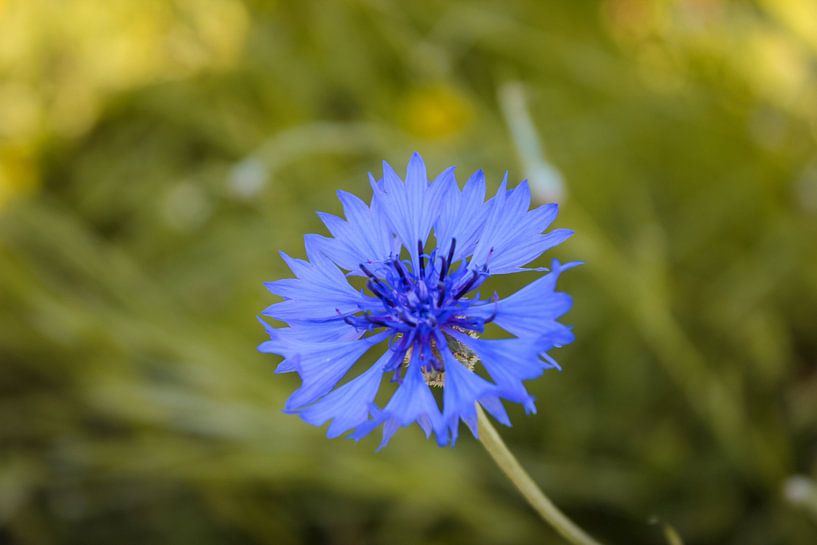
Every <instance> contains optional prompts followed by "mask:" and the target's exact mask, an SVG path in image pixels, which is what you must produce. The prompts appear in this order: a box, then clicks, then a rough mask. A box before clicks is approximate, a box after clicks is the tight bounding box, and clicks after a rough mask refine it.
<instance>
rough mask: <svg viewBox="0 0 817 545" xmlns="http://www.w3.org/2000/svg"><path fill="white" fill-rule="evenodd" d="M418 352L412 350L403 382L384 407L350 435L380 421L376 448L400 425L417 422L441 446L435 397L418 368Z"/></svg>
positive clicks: (360, 433) (445, 439)
mask: <svg viewBox="0 0 817 545" xmlns="http://www.w3.org/2000/svg"><path fill="white" fill-rule="evenodd" d="M418 352H419V350H413V351H412V358H411V362H410V363H409V366H408V369H406V374H405V376H404V377H403V383H402V384H401V385H400V386H399V387H398V388H397V391H396V392H395V393H394V395H393V396H392V398H391V399H390V400H389V402H388V404H387V405H386V407H385V408H384V409H383V410H382V411H380V413H379V414H378V415H377V416H376V417H375V418H374V419H373V420H370V421H368V422H366V423H364V424H362V425H361V426H359V427H358V429H357V430H355V432H354V433H352V435H350V437H351V438H352V439H355V440H360V439H361V438H363V437H365V436H366V435H368V434H369V433H370V432H371V431H372V430H374V429H375V428H377V427H378V426H380V425H381V424H382V425H383V440H382V441H381V443H380V446H379V447H378V450H379V449H382V448H383V447H385V446H386V444H388V442H389V439H391V437H392V435H394V433H395V432H396V431H397V430H398V429H399V428H401V427H406V426H409V425H411V424H412V423H414V422H417V424H418V425H419V426H420V427H421V428H422V429H423V431H424V432H425V434H426V437H429V436H430V435H431V433H432V431H433V432H434V433H435V434H436V436H437V444H439V445H440V446H444V445H445V444H446V443H447V442H448V435H447V433H446V431H445V426H444V425H443V418H442V415H441V414H440V409H439V407H438V406H437V401H436V400H435V399H434V395H433V394H432V393H431V390H430V389H429V387H428V384H426V382H425V379H424V378H423V375H422V372H421V370H420V367H421V366H420V363H419V360H418V359H417V356H416V354H417V353H418Z"/></svg>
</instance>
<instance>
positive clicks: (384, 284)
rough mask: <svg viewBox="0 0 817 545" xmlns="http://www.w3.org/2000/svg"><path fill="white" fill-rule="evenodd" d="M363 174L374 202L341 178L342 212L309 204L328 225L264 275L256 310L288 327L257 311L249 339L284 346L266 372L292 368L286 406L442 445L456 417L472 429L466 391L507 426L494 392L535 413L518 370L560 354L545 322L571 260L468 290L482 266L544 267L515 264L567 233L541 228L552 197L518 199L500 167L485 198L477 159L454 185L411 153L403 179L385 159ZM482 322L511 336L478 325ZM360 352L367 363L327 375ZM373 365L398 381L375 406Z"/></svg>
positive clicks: (562, 305) (484, 273)
mask: <svg viewBox="0 0 817 545" xmlns="http://www.w3.org/2000/svg"><path fill="white" fill-rule="evenodd" d="M506 178H507V177H506ZM370 179H371V186H372V191H373V196H372V200H371V203H370V204H366V203H365V202H363V201H362V200H360V199H358V198H357V197H355V196H354V195H351V194H349V193H346V192H343V191H339V192H338V197H339V198H340V201H341V203H342V205H343V211H344V215H345V217H346V218H345V220H344V219H341V218H339V217H337V216H333V215H331V214H324V213H319V216H320V218H321V219H322V220H323V222H324V224H325V225H326V227H327V229H328V230H329V232H330V233H331V236H329V237H326V236H321V235H306V236H305V237H304V243H305V246H306V255H307V260H301V259H294V258H291V257H289V256H288V255H286V254H284V253H282V254H281V255H282V257H283V259H284V260H285V261H286V263H287V265H289V267H290V269H292V272H293V274H294V275H295V278H287V279H284V280H278V281H275V282H269V283H267V284H266V286H267V288H268V289H269V290H270V291H271V292H272V293H274V294H276V295H278V296H281V297H282V298H283V301H281V302H279V303H275V304H273V305H272V306H270V307H269V308H267V309H266V310H264V312H263V314H264V315H265V316H269V317H271V318H273V319H275V320H278V321H281V322H284V323H286V325H287V326H286V327H280V328H274V327H271V326H270V325H269V324H267V323H266V322H264V321H263V320H262V323H263V324H264V326H265V328H266V330H267V333H268V334H269V337H270V340H268V341H266V342H264V343H262V344H261V345H260V346H259V350H260V351H262V352H269V353H273V354H278V355H280V356H282V357H283V358H284V359H283V361H282V362H281V363H280V364H279V366H278V368H277V369H276V372H277V373H286V372H293V371H294V372H297V373H298V374H299V375H300V378H301V380H302V385H301V387H300V388H298V389H297V390H296V391H295V392H294V393H293V394H292V396H291V397H290V398H289V399H288V400H287V402H286V405H285V409H284V410H285V411H286V412H291V413H296V414H298V415H300V416H301V418H302V419H304V420H305V421H306V422H309V423H310V424H314V425H323V424H324V423H326V422H327V421H329V420H331V421H332V422H331V424H330V425H329V430H328V433H327V435H328V436H329V437H336V436H339V435H341V434H343V433H346V432H348V431H350V430H353V431H352V433H351V435H350V437H352V438H354V439H356V440H357V439H360V438H362V437H364V436H365V435H367V434H368V433H370V432H371V431H372V430H374V429H375V428H378V427H380V426H382V427H383V441H382V443H381V447H382V446H383V445H385V444H386V443H387V442H388V441H389V439H390V438H391V436H392V435H393V434H394V432H395V431H396V430H397V429H398V428H400V427H403V426H408V425H411V424H412V423H414V422H417V423H418V424H419V425H420V427H421V428H422V429H423V430H424V431H425V433H426V435H427V436H430V435H431V434H432V433H433V434H434V435H435V436H436V438H437V442H438V444H439V445H440V446H443V445H446V444H448V443H449V442H450V443H451V444H453V443H454V442H455V441H456V438H457V434H458V429H459V422H460V420H463V421H464V422H465V423H466V424H468V426H469V427H470V428H471V430H472V432H474V433H475V434H476V408H475V404H476V403H479V404H480V405H481V406H482V407H484V408H485V410H486V411H488V412H489V413H490V414H492V415H493V416H494V417H495V418H496V419H497V420H499V421H500V422H502V423H504V424H506V425H510V422H509V420H508V416H507V414H506V412H505V409H504V407H503V405H502V401H501V400H507V401H511V402H515V403H521V404H523V405H524V407H525V409H526V411H527V412H534V411H535V407H534V404H533V398H532V397H531V396H530V395H529V394H528V392H527V390H526V389H525V387H524V385H523V381H525V380H529V379H532V378H535V377H537V376H539V375H541V374H542V372H543V371H544V370H545V369H548V368H556V367H558V364H557V363H556V362H555V361H554V360H553V359H552V358H551V357H550V356H549V355H548V354H547V351H548V350H550V349H552V348H554V347H558V346H561V345H564V344H567V343H569V342H571V341H572V340H573V334H572V333H571V331H570V329H568V328H567V327H566V326H564V325H562V324H560V323H559V322H557V321H556V320H557V318H559V317H560V316H561V315H562V314H564V313H565V312H567V310H568V309H569V308H570V306H571V299H570V297H569V296H568V295H566V294H564V293H559V292H556V291H555V284H556V279H557V278H558V276H559V274H560V273H561V272H562V271H563V270H566V269H568V268H570V267H572V266H574V265H575V263H571V264H567V265H562V264H560V263H559V262H558V261H555V260H554V261H553V264H552V267H551V269H550V271H549V272H548V273H547V274H545V275H542V276H540V277H538V278H537V279H535V280H533V281H532V282H531V283H530V284H528V285H527V286H526V287H524V288H522V289H521V290H519V291H517V292H516V293H514V294H512V295H510V296H509V297H506V298H502V299H500V298H499V297H498V295H497V294H496V293H493V294H491V295H487V296H484V295H483V294H482V293H481V292H480V291H479V290H480V287H481V286H482V285H483V283H484V282H485V281H486V279H488V278H489V277H492V276H497V275H503V274H508V273H515V272H519V271H525V270H532V271H534V272H535V271H542V270H543V269H524V268H523V267H524V266H525V265H527V264H528V263H530V262H531V261H533V260H534V259H536V258H537V257H539V256H540V255H541V254H542V253H543V252H545V251H546V250H548V249H549V248H552V247H553V246H556V245H557V244H559V243H561V242H562V241H564V240H565V239H567V238H568V237H569V236H570V235H571V234H572V232H571V231H569V230H567V229H555V230H553V231H550V232H548V233H544V231H545V230H546V229H547V228H548V227H549V226H550V224H551V223H552V222H553V220H554V219H555V218H556V214H557V205H555V204H546V205H544V206H540V207H538V208H534V209H533V210H529V207H530V191H529V189H528V186H527V183H525V182H522V183H521V184H519V186H517V187H516V188H514V189H512V190H508V189H507V187H506V185H507V184H506V181H507V180H503V182H502V184H501V185H500V187H499V190H498V191H497V193H496V195H495V196H494V197H492V198H491V199H489V200H488V201H486V200H485V178H484V176H483V174H482V172H481V171H479V172H477V173H475V174H474V175H473V176H471V177H470V178H469V180H468V181H467V183H466V184H465V186H464V187H463V188H462V189H460V188H459V187H458V185H457V182H456V180H455V178H454V169H453V168H449V169H447V170H445V171H444V172H443V173H442V174H440V175H439V176H438V177H437V178H436V179H435V180H434V181H433V182H431V183H429V181H428V179H427V177H426V169H425V165H424V164H423V160H422V158H421V157H420V156H419V155H418V154H414V155H413V156H412V158H411V160H410V161H409V164H408V169H407V172H406V177H405V181H403V180H401V179H400V177H399V176H398V175H397V174H396V173H395V172H394V170H392V168H391V167H390V166H389V165H388V164H386V163H384V164H383V178H382V179H380V180H376V179H374V178H373V177H371V176H370ZM432 231H433V233H434V234H433V240H434V241H436V247H433V246H435V244H433V243H430V242H429V241H430V239H431V234H432ZM355 277H357V280H355ZM350 281H351V282H350ZM352 282H359V283H361V284H364V283H365V288H362V289H358V288H355V287H353V285H352ZM489 323H490V324H495V325H496V326H498V327H499V328H501V329H502V330H504V331H505V332H506V333H507V334H509V335H506V336H505V337H506V338H502V339H482V338H480V335H481V334H482V333H484V331H485V327H486V325H487V324H489ZM366 353H370V358H369V359H370V361H371V360H374V363H373V364H371V365H370V366H369V367H368V369H365V370H363V371H362V372H360V373H357V376H354V377H352V378H351V379H350V380H348V381H347V382H345V383H344V384H342V385H341V386H338V384H339V383H340V382H341V381H342V380H344V378H345V377H346V376H347V374H352V373H351V371H352V369H353V367H355V364H356V363H357V362H358V361H359V360H361V359H362V358H363V356H364V354H366ZM384 375H388V376H389V377H391V382H393V383H395V384H396V386H393V388H394V393H393V395H392V396H391V398H390V399H388V400H387V401H386V402H385V403H383V404H382V405H383V406H382V407H381V406H379V405H378V404H377V403H376V402H375V398H376V396H377V394H378V390H379V389H380V388H381V383H382V382H384V381H383V376H384ZM434 387H441V389H442V393H441V395H440V394H439V393H438V395H437V396H435V394H434V392H433V390H432V388H434ZM438 398H441V402H442V403H441V405H440V403H439V402H438Z"/></svg>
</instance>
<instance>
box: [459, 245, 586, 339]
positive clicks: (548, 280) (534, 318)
mask: <svg viewBox="0 0 817 545" xmlns="http://www.w3.org/2000/svg"><path fill="white" fill-rule="evenodd" d="M578 264H579V263H567V264H565V265H561V264H560V263H559V262H558V261H556V260H554V261H553V264H552V270H551V272H550V273H548V274H546V275H544V276H543V277H541V278H539V279H538V280H535V281H534V282H532V283H530V284H528V285H527V286H525V287H524V288H522V289H521V290H519V291H517V292H516V293H514V294H513V295H511V296H510V297H507V298H505V299H501V300H499V301H498V302H496V303H490V304H485V305H481V306H472V307H470V308H468V309H467V310H466V311H464V312H463V314H464V315H465V316H467V317H469V318H481V319H487V318H488V317H489V316H492V315H493V316H494V323H495V324H497V325H498V326H500V327H501V328H502V329H504V330H505V331H508V332H509V333H513V334H514V335H516V336H519V337H539V336H541V335H542V334H543V333H545V332H549V333H550V334H552V335H554V336H555V337H556V338H558V339H561V344H567V343H568V342H570V339H572V334H570V333H569V329H568V328H566V327H565V326H563V325H561V324H559V323H557V322H555V320H556V318H558V317H559V316H561V315H563V314H564V313H565V312H567V311H568V310H570V307H571V306H572V304H573V300H572V299H571V298H570V296H569V295H567V294H566V293H561V292H556V291H554V289H555V287H556V280H557V279H558V278H559V274H560V273H561V272H562V271H564V270H567V269H570V268H572V267H575V266H576V265H578Z"/></svg>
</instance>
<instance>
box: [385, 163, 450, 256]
mask: <svg viewBox="0 0 817 545" xmlns="http://www.w3.org/2000/svg"><path fill="white" fill-rule="evenodd" d="M455 183H456V182H455V180H454V169H453V168H449V169H448V170H446V171H444V172H443V173H442V174H440V175H439V176H438V177H437V179H436V180H435V181H434V183H433V184H429V183H428V179H427V177H426V167H425V164H424V163H423V159H422V157H420V155H419V154H417V153H415V154H413V155H412V156H411V159H410V160H409V164H408V168H407V169H406V182H405V184H404V183H403V181H402V180H401V179H400V177H399V176H398V175H397V173H396V172H395V171H394V169H392V168H391V166H389V164H388V163H386V162H384V163H383V181H382V184H380V183H374V184H372V189H373V191H374V197H373V204H374V203H377V205H378V206H379V207H380V209H382V210H383V214H384V215H385V216H386V217H387V218H388V221H389V224H390V225H391V227H392V228H393V229H394V232H395V233H397V236H398V237H399V239H400V241H401V242H402V244H403V246H404V247H405V248H406V250H408V252H409V255H411V260H412V264H413V266H414V270H417V268H418V263H419V253H418V251H417V244H418V242H419V243H420V244H421V245H423V246H425V243H426V240H427V239H428V235H429V234H430V233H431V228H432V226H433V225H434V222H435V221H437V218H438V217H439V215H440V207H441V205H442V202H443V199H444V197H445V196H446V194H447V193H448V192H449V190H450V189H451V188H452V184H455Z"/></svg>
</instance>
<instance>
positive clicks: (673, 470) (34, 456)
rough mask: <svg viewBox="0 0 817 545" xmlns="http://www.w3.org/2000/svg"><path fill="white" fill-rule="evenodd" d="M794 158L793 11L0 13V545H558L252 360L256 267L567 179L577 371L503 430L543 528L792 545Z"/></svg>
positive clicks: (462, 458)
mask: <svg viewBox="0 0 817 545" xmlns="http://www.w3.org/2000/svg"><path fill="white" fill-rule="evenodd" d="M530 124H532V125H533V126H534V127H535V130H536V131H538V134H539V137H540V138H541V140H540V141H538V142H537V141H536V140H534V139H533V138H534V135H532V134H527V135H526V134H524V133H525V132H526V131H528V132H529V130H530V126H527V125H530ZM816 138H817V3H815V2H813V0H779V1H778V0H757V1H754V2H728V1H721V0H663V1H658V2H649V1H646V0H604V1H601V2H575V1H569V0H564V1H560V2H537V1H534V0H530V1H522V0H512V1H508V2H485V1H482V2H470V1H465V0H461V1H442V0H439V1H421V2H387V1H384V0H357V1H353V0H349V1H341V0H326V1H322V2H296V1H292V2H281V1H279V2H261V1H251V0H167V1H161V0H107V1H103V0H98V1H93V0H63V1H57V0H0V360H2V367H1V368H0V369H2V370H1V371H0V445H1V446H0V543H10V544H51V543H66V544H83V545H84V544H92V545H93V544H108V543H122V544H143V543H163V544H164V543H167V544H191V543H195V544H202V545H209V544H222V543H230V544H233V543H242V544H244V543H247V544H256V543H257V544H274V545H279V544H280V545H288V544H307V543H308V544H333V545H334V544H337V545H345V544H388V545H403V544H415V543H430V544H435V543H437V544H443V543H446V544H447V543H451V544H469V545H471V544H474V545H480V544H508V545H511V544H529V543H554V544H555V543H560V541H559V539H558V538H557V537H556V535H555V534H553V533H552V531H551V530H550V529H548V528H546V527H545V526H544V525H543V524H542V523H540V521H539V520H537V518H536V517H535V515H534V514H533V513H532V511H531V510H530V509H528V507H527V506H526V505H525V504H524V503H523V501H522V500H521V499H520V498H519V497H518V496H517V495H516V493H515V491H514V490H513V489H512V488H511V487H510V486H509V484H508V483H507V482H505V481H504V480H503V478H502V476H501V475H500V474H499V472H498V471H497V470H496V468H495V467H493V466H492V463H491V461H490V459H489V458H488V457H487V455H486V454H485V453H484V452H483V451H482V450H481V449H480V446H479V445H478V444H477V443H476V442H475V441H474V440H473V439H472V438H470V437H467V436H464V437H463V438H462V439H461V440H460V441H459V443H458V445H457V446H456V448H454V449H438V448H437V447H436V446H435V445H434V444H433V443H432V442H426V441H425V439H424V438H423V437H422V434H421V433H420V432H419V430H418V429H410V430H405V431H403V432H401V433H399V434H398V435H397V436H396V438H395V439H394V440H393V441H392V443H391V444H390V445H389V447H388V448H387V449H385V450H384V451H382V452H380V453H377V454H375V453H374V452H373V450H374V448H375V446H376V444H377V439H376V438H371V439H368V440H366V441H364V442H362V443H361V444H355V443H353V442H351V441H345V440H334V441H330V440H327V439H325V438H324V437H323V430H321V429H318V428H314V427H312V426H309V425H306V424H304V423H302V422H300V420H298V419H297V418H296V417H292V416H286V415H283V414H282V413H281V412H280V408H281V407H282V406H283V402H284V399H285V398H286V396H287V395H288V393H289V392H291V391H292V390H293V389H294V388H295V387H296V386H297V378H296V377H293V376H289V375H286V376H274V375H273V374H272V369H273V366H272V363H273V361H272V358H269V357H266V356H263V355H261V354H258V353H256V351H255V346H256V345H257V343H259V342H260V341H261V340H263V337H264V334H263V331H262V330H261V328H260V326H259V325H258V323H257V322H256V319H255V315H256V314H257V313H258V312H260V310H262V309H263V308H264V307H266V306H267V305H268V304H270V303H271V302H273V298H272V297H271V296H270V295H269V294H268V293H267V292H266V291H265V290H264V289H263V287H262V284H261V283H262V281H264V280H272V279H275V278H279V277H282V276H287V275H288V271H287V270H286V269H285V267H284V265H283V263H282V262H281V260H280V259H279V258H278V257H277V250H279V249H284V250H286V251H287V252H289V253H291V254H293V255H297V256H301V255H303V250H302V243H301V236H302V234H303V233H307V232H323V228H322V226H321V225H320V222H319V220H318V219H317V217H316V216H315V215H314V213H313V211H314V210H325V211H328V212H334V213H338V212H339V211H340V206H339V204H338V203H337V201H336V198H335V195H334V192H335V190H336V189H338V188H343V189H345V190H348V191H352V192H355V193H358V194H362V195H368V188H367V186H368V182H367V179H366V175H365V174H366V172H367V171H369V170H372V171H375V172H379V169H380V166H379V162H380V160H382V159H387V160H389V161H390V162H391V163H392V164H393V165H395V167H397V168H398V170H399V169H402V168H404V166H405V162H406V161H407V159H408V157H409V154H410V153H411V151H414V150H418V151H420V152H421V153H422V154H423V155H424V157H425V159H426V162H427V164H428V166H429V168H430V170H432V171H433V172H434V173H436V172H439V171H440V170H442V169H443V168H445V167H447V166H449V165H452V164H455V165H457V166H458V167H459V170H458V172H459V173H460V174H459V176H460V179H461V180H462V179H463V178H464V177H465V176H467V175H468V174H470V173H471V172H472V171H473V170H475V169H476V168H484V169H485V170H486V173H487V174H488V177H489V180H491V183H492V184H493V186H494V187H495V186H496V185H497V182H498V180H499V178H500V177H501V175H502V173H503V172H504V171H505V170H506V169H508V170H509V171H510V177H511V179H512V180H514V181H516V180H519V179H521V178H523V177H531V180H532V182H533V183H534V187H536V188H538V189H539V190H540V194H541V195H544V192H543V191H541V190H542V188H543V187H544V186H543V185H542V184H544V183H546V182H547V181H548V179H550V178H552V176H553V171H549V170H548V168H551V169H556V170H557V171H558V172H559V173H560V174H561V177H562V178H563V180H564V193H565V196H564V199H563V200H564V203H563V206H562V214H561V216H560V218H559V220H558V225H559V226H562V227H571V228H573V229H575V230H576V231H577V234H576V235H575V237H574V238H573V239H571V240H570V241H569V242H568V243H566V244H565V245H563V246H562V247H560V248H559V249H558V250H557V251H555V252H553V255H554V256H556V257H559V258H561V259H582V260H584V261H585V262H586V265H585V266H584V267H581V268H579V269H576V270H574V271H571V272H570V274H568V275H565V276H564V278H563V281H562V283H561V285H562V288H563V289H565V290H567V291H569V292H570V293H571V294H573V296H574V298H575V301H576V302H575V306H574V309H573V310H572V311H571V313H570V314H569V315H568V316H567V321H568V322H570V323H572V324H573V325H574V327H575V331H576V334H577V337H578V340H577V342H576V343H574V344H573V345H571V346H569V347H567V348H565V349H562V350H560V351H559V352H558V354H556V356H557V358H558V359H559V361H560V362H561V363H562V364H563V367H564V369H565V370H564V371H563V372H562V373H553V374H548V375H546V376H545V377H543V378H542V379H540V380H538V381H536V382H534V383H532V384H531V390H532V393H534V394H535V395H536V396H537V397H538V399H539V402H538V406H539V410H540V413H539V414H538V415H537V416H535V417H525V416H524V415H523V414H522V412H521V410H520V409H519V408H518V407H512V408H511V409H510V410H511V416H512V419H513V420H514V423H515V424H514V427H513V428H510V429H503V430H501V432H502V434H503V436H504V437H505V439H506V441H507V442H508V444H509V445H510V446H511V448H512V449H513V450H514V451H515V452H516V453H517V454H518V456H519V457H520V459H521V461H522V462H523V464H525V465H526V467H528V468H529V469H530V471H531V473H532V475H533V476H534V477H535V478H536V480H537V481H538V482H540V483H541V484H542V486H543V487H544V488H545V490H547V491H549V493H550V494H551V495H552V496H553V498H554V499H555V500H556V501H557V503H559V504H560V505H561V506H562V507H563V508H564V509H565V510H566V511H567V512H568V513H569V514H570V515H571V516H572V517H574V518H575V519H576V520H577V521H578V522H579V523H580V524H582V525H583V526H584V527H586V528H587V529H588V530H589V531H590V532H591V533H594V534H595V535H597V536H599V537H600V538H602V540H603V541H605V542H607V543H611V544H622V545H623V544H627V545H641V544H644V545H647V544H659V543H666V541H665V539H664V537H663V536H662V531H661V524H662V523H668V524H671V525H672V526H673V527H675V528H676V529H677V531H678V532H679V533H680V535H681V536H682V537H683V539H684V541H685V543H686V544H687V545H708V544H712V545H715V544H718V545H720V544H734V545H755V544H757V545H774V544H791V545H813V544H814V543H817V492H816V491H815V490H817V489H816V488H815V484H814V481H812V479H813V478H815V477H817V243H815V240H817V146H816V145H815V139H816ZM540 154H542V155H540ZM543 158H546V159H547V161H548V164H549V165H550V167H547V168H546V167H544V166H543V165H544V163H542V161H543ZM520 281H521V280H515V282H520ZM509 286H510V285H509Z"/></svg>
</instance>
